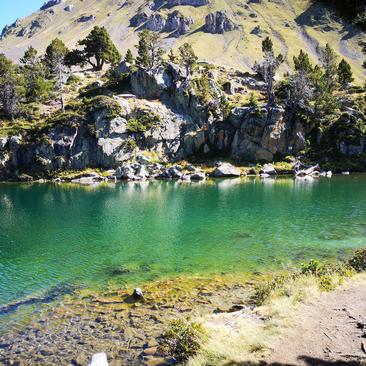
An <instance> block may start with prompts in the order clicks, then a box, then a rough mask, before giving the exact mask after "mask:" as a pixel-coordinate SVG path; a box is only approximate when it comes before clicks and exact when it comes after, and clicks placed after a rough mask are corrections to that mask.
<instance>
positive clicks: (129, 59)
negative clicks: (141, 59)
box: [124, 49, 135, 64]
mask: <svg viewBox="0 0 366 366" xmlns="http://www.w3.org/2000/svg"><path fill="white" fill-rule="evenodd" d="M124 60H125V62H127V63H129V64H133V63H134V62H135V59H134V57H133V55H132V52H131V50H130V49H128V50H127V52H126V55H125V59H124Z"/></svg>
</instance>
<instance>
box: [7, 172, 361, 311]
mask: <svg viewBox="0 0 366 366" xmlns="http://www.w3.org/2000/svg"><path fill="white" fill-rule="evenodd" d="M365 188H366V176H349V177H334V178H332V179H325V178H324V179H319V180H314V181H313V182H304V181H295V180H293V179H290V178H288V179H277V180H265V181H261V180H259V179H243V180H240V179H237V180H218V181H212V182H208V183H206V184H181V183H177V182H150V183H148V182H143V183H126V184H118V185H111V186H99V187H92V188H91V187H80V186H71V185H52V184H39V185H37V184H34V185H20V184H1V185H0V278H1V281H0V304H4V303H8V302H10V301H14V300H19V299H21V298H23V297H24V296H27V295H29V294H33V293H35V292H38V291H40V290H45V289H49V288H51V287H53V286H57V285H60V284H64V283H71V284H85V285H88V286H92V285H96V284H103V285H105V284H107V283H108V282H119V283H123V282H127V283H133V284H139V283H141V282H144V281H147V280H150V279H153V278H157V277H162V276H171V275H175V274H196V273H198V274H208V273H220V272H237V271H240V272H251V271H268V270H272V269H278V268H281V267H282V266H287V265H289V264H292V263H296V262H299V261H303V260H306V259H310V258H312V257H324V258H336V257H339V256H342V255H344V254H345V253H347V252H348V251H351V250H353V249H354V248H357V247H360V246H365V245H366V189H365ZM117 269H120V270H121V269H122V271H118V270H117ZM124 269H128V270H129V272H128V271H126V272H127V273H123V272H124V271H123V270H124Z"/></svg>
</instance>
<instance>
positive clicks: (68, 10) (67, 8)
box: [64, 4, 74, 13]
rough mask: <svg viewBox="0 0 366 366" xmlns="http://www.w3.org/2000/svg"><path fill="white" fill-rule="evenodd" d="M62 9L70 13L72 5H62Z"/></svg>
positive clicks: (72, 8)
mask: <svg viewBox="0 0 366 366" xmlns="http://www.w3.org/2000/svg"><path fill="white" fill-rule="evenodd" d="M64 10H65V11H67V12H69V13H71V12H72V11H73V10H74V5H72V4H70V5H67V6H65V7H64Z"/></svg>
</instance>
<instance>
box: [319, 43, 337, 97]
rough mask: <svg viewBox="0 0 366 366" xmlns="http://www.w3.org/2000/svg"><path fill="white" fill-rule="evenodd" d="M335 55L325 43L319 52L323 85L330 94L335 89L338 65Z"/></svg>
mask: <svg viewBox="0 0 366 366" xmlns="http://www.w3.org/2000/svg"><path fill="white" fill-rule="evenodd" d="M337 58H338V57H337V55H336V53H335V52H334V50H333V49H332V48H331V47H330V45H329V44H328V43H327V44H326V46H325V48H324V49H323V50H321V57H320V61H321V64H322V67H323V71H324V80H325V85H326V87H327V88H328V90H329V92H332V91H334V90H335V89H336V87H337V76H338V65H337Z"/></svg>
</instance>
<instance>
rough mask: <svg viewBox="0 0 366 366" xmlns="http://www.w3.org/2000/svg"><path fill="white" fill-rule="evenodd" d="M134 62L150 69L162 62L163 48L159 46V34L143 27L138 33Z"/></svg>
mask: <svg viewBox="0 0 366 366" xmlns="http://www.w3.org/2000/svg"><path fill="white" fill-rule="evenodd" d="M138 36H139V42H138V45H137V46H136V47H137V54H138V55H137V58H136V63H137V65H139V66H141V67H145V68H147V69H151V68H153V67H156V66H159V65H160V64H161V62H162V55H163V53H164V51H163V49H162V48H161V47H160V43H161V41H160V36H159V34H158V33H153V32H151V31H149V30H147V29H144V30H143V31H142V32H140V33H139V35H138Z"/></svg>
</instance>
